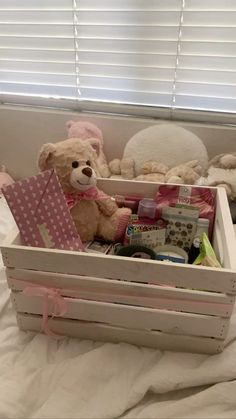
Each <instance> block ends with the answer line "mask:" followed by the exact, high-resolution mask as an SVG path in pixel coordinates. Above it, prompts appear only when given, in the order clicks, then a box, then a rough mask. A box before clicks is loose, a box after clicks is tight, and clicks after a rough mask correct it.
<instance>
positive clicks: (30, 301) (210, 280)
mask: <svg viewBox="0 0 236 419" xmlns="http://www.w3.org/2000/svg"><path fill="white" fill-rule="evenodd" d="M99 187H100V188H101V189H102V190H103V191H104V192H106V193H110V194H111V193H113V194H121V195H125V194H129V195H131V194H138V193H139V194H140V195H141V196H144V197H153V196H154V194H155V192H156V188H157V185H156V184H154V183H152V184H150V183H146V182H129V181H115V180H101V181H99ZM213 189H214V191H215V193H216V201H217V208H216V217H215V227H214V233H213V245H214V248H215V250H216V253H217V257H218V258H219V260H220V261H221V263H222V266H223V268H222V269H215V268H209V267H204V266H193V265H184V264H176V263H168V262H158V261H152V260H137V259H132V258H124V257H117V256H104V255H96V254H84V253H78V252H71V251H62V250H53V249H40V248H32V247H26V246H22V245H21V242H20V236H19V234H18V232H13V234H12V235H10V236H9V237H8V239H7V240H6V242H5V243H4V244H3V246H2V255H3V260H4V264H5V266H6V268H7V269H6V272H7V279H8V285H9V287H10V288H11V290H12V301H13V304H14V306H15V308H16V311H17V318H18V323H19V326H20V328H21V329H23V330H34V331H41V324H42V314H43V307H44V304H43V302H44V298H45V295H44V294H43V295H37V296H36V295H34V296H32V295H31V296H28V294H27V293H25V289H26V288H31V289H32V287H36V288H37V287H44V292H47V290H48V289H49V290H56V292H57V293H58V295H59V296H60V298H61V299H63V301H64V303H65V304H66V306H67V311H66V312H65V314H64V315H63V318H53V319H51V320H50V321H49V325H50V328H51V330H53V331H54V332H56V333H58V334H62V335H68V336H72V337H79V338H82V339H93V340H100V341H112V342H120V341H125V342H128V343H133V344H137V345H143V346H150V347H157V348H160V349H171V350H178V351H190V352H201V353H217V352H220V351H222V350H223V347H224V340H225V338H226V335H227V331H228V327H229V323H230V316H231V314H232V311H233V308H234V304H235V296H236V258H235V255H236V240H235V236H234V231H233V225H232V222H231V217H230V212H229V207H228V202H227V198H226V194H225V191H224V190H223V189H215V188H213ZM45 289H46V291H45ZM49 300H50V299H49ZM53 303H54V301H53V300H52V299H51V300H50V304H49V316H50V315H51V314H52V312H53Z"/></svg>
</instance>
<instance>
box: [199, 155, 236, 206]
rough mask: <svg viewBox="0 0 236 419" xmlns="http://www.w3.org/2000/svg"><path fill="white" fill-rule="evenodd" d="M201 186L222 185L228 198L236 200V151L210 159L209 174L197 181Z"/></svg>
mask: <svg viewBox="0 0 236 419" xmlns="http://www.w3.org/2000/svg"><path fill="white" fill-rule="evenodd" d="M197 184H198V185H201V186H222V187H224V188H225V190H226V193H227V196H228V198H229V199H230V200H231V201H235V200H236V152H232V153H227V154H226V153H225V154H218V155H217V156H215V157H214V158H213V159H211V160H210V162H209V166H208V170H207V175H206V176H204V177H200V178H199V179H198V181H197Z"/></svg>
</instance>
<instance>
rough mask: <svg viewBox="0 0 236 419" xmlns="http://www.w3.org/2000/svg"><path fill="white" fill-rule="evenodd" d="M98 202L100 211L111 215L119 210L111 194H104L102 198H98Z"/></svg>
mask: <svg viewBox="0 0 236 419" xmlns="http://www.w3.org/2000/svg"><path fill="white" fill-rule="evenodd" d="M96 203H97V205H98V208H99V209H100V211H101V212H102V213H103V214H104V215H106V216H108V217H110V216H111V215H112V214H114V213H115V212H116V210H117V208H118V207H117V205H116V202H115V200H113V199H112V198H111V197H110V196H108V195H107V196H105V195H104V196H103V197H102V199H98V200H96Z"/></svg>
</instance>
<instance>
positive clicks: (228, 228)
mask: <svg viewBox="0 0 236 419" xmlns="http://www.w3.org/2000/svg"><path fill="white" fill-rule="evenodd" d="M213 247H214V249H215V250H216V252H217V254H218V257H219V259H220V261H221V263H222V264H223V266H224V267H225V268H227V269H233V270H235V269H236V238H235V233H234V229H233V223H232V218H231V215H230V210H229V205H228V200H227V196H226V191H225V189H224V188H218V190H217V195H216V216H215V228H214V234H213Z"/></svg>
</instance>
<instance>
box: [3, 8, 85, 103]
mask: <svg viewBox="0 0 236 419" xmlns="http://www.w3.org/2000/svg"><path fill="white" fill-rule="evenodd" d="M0 90H1V93H2V94H3V93H4V94H8V95H12V96H13V97H14V96H18V100H19V101H20V100H21V97H22V96H24V97H27V98H28V99H27V100H28V102H29V103H31V101H32V98H33V97H41V98H68V99H75V98H76V96H77V92H76V71H75V46H74V27H73V7H72V2H71V0H40V1H39V0H0ZM9 100H11V98H10V99H9Z"/></svg>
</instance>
